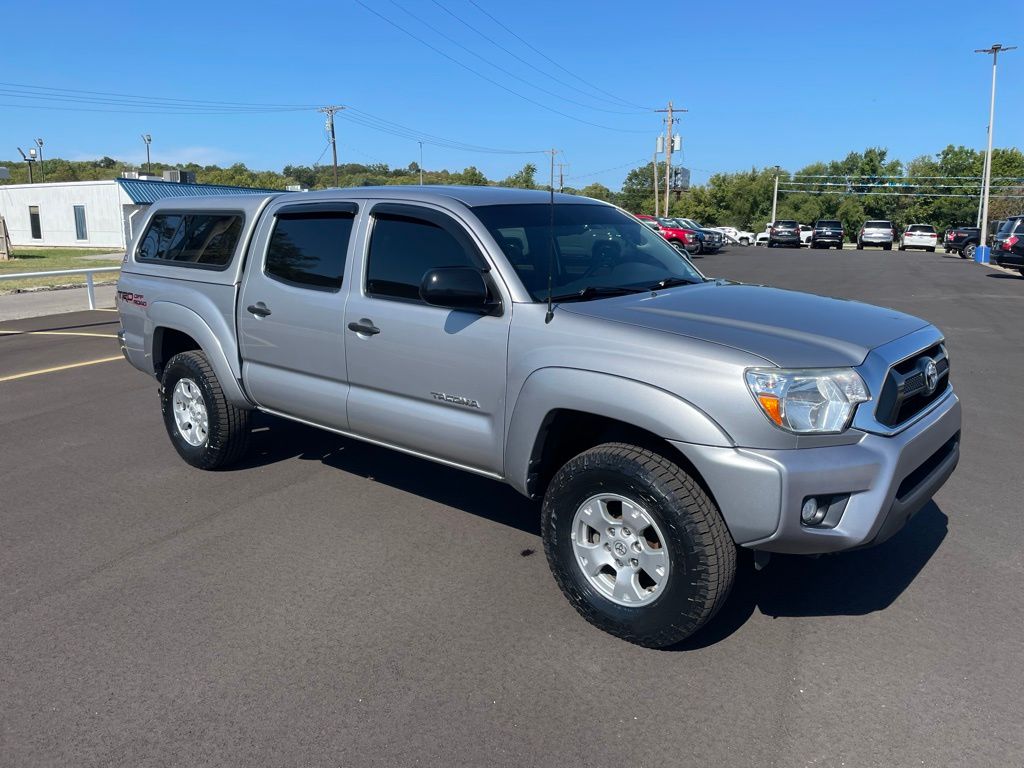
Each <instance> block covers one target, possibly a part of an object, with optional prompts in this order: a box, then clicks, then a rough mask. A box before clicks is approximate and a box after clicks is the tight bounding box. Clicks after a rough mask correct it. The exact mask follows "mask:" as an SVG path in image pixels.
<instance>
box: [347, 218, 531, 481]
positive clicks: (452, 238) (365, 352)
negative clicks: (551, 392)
mask: <svg viewBox="0 0 1024 768" xmlns="http://www.w3.org/2000/svg"><path fill="white" fill-rule="evenodd" d="M369 227H370V231H369V234H368V237H367V245H366V247H365V248H364V258H363V264H362V265H361V266H362V269H361V276H360V279H359V281H358V284H357V281H356V280H355V279H353V281H352V282H353V284H352V288H351V294H350V296H349V299H348V305H347V307H346V310H345V325H346V327H347V329H348V330H347V340H346V344H347V350H348V366H349V381H350V383H351V391H350V392H349V409H348V410H349V423H350V428H351V430H352V431H353V432H355V433H356V434H358V435H361V436H364V437H368V438H372V439H376V440H380V441H383V442H385V443H388V444H391V445H395V446H399V447H402V448H405V449H407V450H410V451H414V452H418V453H423V454H426V455H428V456H431V457H435V458H440V459H445V460H448V461H451V462H455V463H457V464H460V465H464V466H467V467H473V468H476V469H480V470H485V471H488V472H493V473H500V472H501V471H502V454H503V444H504V439H503V436H504V413H505V381H506V359H507V350H508V335H509V325H510V322H511V318H512V303H511V300H510V297H509V296H508V294H507V292H506V290H505V287H504V285H501V281H500V280H498V279H495V278H494V276H493V272H491V271H490V264H489V262H488V260H487V259H486V257H485V256H484V252H483V249H482V248H481V247H480V244H479V242H478V241H477V240H476V239H475V237H474V236H473V235H472V233H470V231H469V230H468V229H467V228H466V227H465V226H464V225H463V224H462V223H461V222H460V221H458V220H456V219H455V218H454V217H453V216H452V215H451V214H449V213H447V212H444V211H441V210H440V209H437V208H434V207H428V206H424V205H414V204H407V203H387V202H380V203H377V204H376V205H375V206H374V207H373V209H372V210H371V212H370V221H369ZM460 266H471V267H476V268H479V269H481V271H484V272H485V280H486V281H487V282H488V283H489V284H490V287H491V291H492V293H494V294H495V297H496V298H497V297H500V299H501V302H502V308H501V310H500V312H498V313H496V314H493V315H481V314H477V313H472V312H464V311H458V310H451V309H443V308H441V307H434V306H429V305H427V304H425V303H424V302H423V301H422V300H421V299H420V297H419V286H420V282H421V281H422V278H423V275H424V273H425V272H427V270H429V269H433V268H435V267H460Z"/></svg>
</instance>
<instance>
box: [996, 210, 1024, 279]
mask: <svg viewBox="0 0 1024 768" xmlns="http://www.w3.org/2000/svg"><path fill="white" fill-rule="evenodd" d="M999 237H1000V239H999V248H998V249H995V248H993V249H992V258H993V260H994V261H995V263H996V264H998V265H999V266H1001V267H1010V268H1011V269H1016V270H1017V271H1019V272H1020V274H1021V277H1024V216H1011V217H1010V218H1008V219H1007V220H1006V221H1005V223H1004V224H1003V226H1002V227H1001V228H1000V230H999Z"/></svg>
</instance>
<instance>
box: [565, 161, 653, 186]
mask: <svg viewBox="0 0 1024 768" xmlns="http://www.w3.org/2000/svg"><path fill="white" fill-rule="evenodd" d="M648 165H650V162H649V161H648V160H647V158H641V159H639V160H632V161H630V162H628V163H623V164H622V165H613V166H612V167H611V168H602V169H601V170H599V171H591V172H589V173H574V174H572V175H571V176H566V177H565V178H566V179H568V180H570V181H571V180H573V179H588V178H590V177H591V176H598V175H600V174H602V173H608V172H609V171H618V170H620V169H622V168H637V167H646V166H648Z"/></svg>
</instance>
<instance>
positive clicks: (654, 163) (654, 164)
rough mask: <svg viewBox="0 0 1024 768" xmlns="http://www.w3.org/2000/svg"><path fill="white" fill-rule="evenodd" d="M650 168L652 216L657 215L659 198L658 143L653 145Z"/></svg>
mask: <svg viewBox="0 0 1024 768" xmlns="http://www.w3.org/2000/svg"><path fill="white" fill-rule="evenodd" d="M651 169H652V170H653V171H654V216H655V217H657V216H658V205H659V198H660V197H661V195H660V194H659V193H658V145H657V144H655V145H654V159H653V160H652V161H651Z"/></svg>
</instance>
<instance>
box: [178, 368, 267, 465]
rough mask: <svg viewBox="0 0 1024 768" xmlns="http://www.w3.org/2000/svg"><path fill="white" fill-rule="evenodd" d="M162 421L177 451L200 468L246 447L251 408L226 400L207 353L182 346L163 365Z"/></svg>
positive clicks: (237, 454)
mask: <svg viewBox="0 0 1024 768" xmlns="http://www.w3.org/2000/svg"><path fill="white" fill-rule="evenodd" d="M160 390H161V391H160V408H161V410H162V412H163V417H164V427H166V429H167V434H168V435H169V436H170V438H171V443H172V445H174V448H175V450H176V451H177V452H178V454H179V455H180V456H181V458H183V459H184V460H185V461H187V462H188V463H189V464H191V465H192V466H193V467H199V468H200V469H220V468H221V467H226V466H228V465H229V464H232V463H234V462H235V461H237V460H238V459H239V458H241V456H242V454H244V453H245V449H246V446H247V444H248V440H249V411H246V410H243V409H241V408H238V407H236V406H234V405H232V404H231V403H229V402H228V400H227V398H226V397H225V396H224V391H223V390H222V389H221V386H220V382H219V381H218V380H217V374H215V373H214V372H213V368H212V367H211V366H210V362H209V361H208V360H207V359H206V355H204V354H203V353H202V352H199V351H190V352H181V353H179V354H177V355H175V356H174V357H172V358H171V359H170V361H169V362H168V363H167V366H166V367H165V368H164V373H163V378H162V379H161V387H160Z"/></svg>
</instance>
